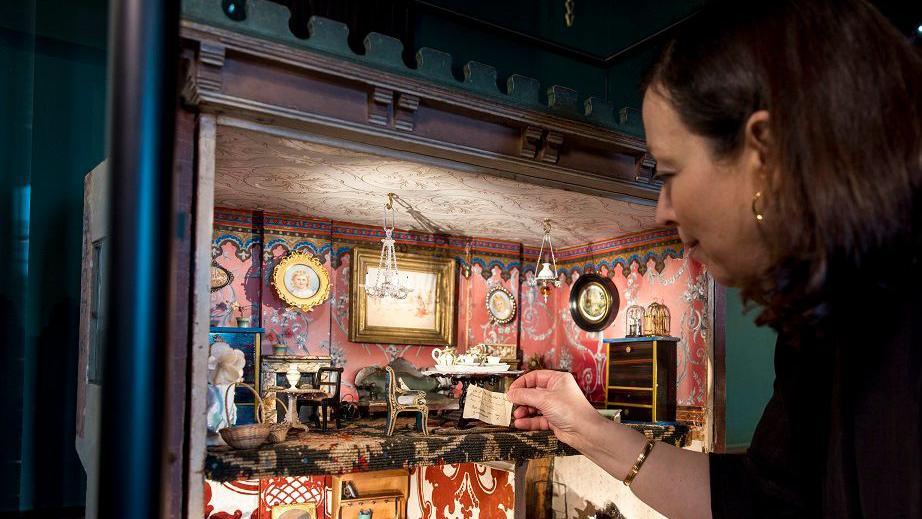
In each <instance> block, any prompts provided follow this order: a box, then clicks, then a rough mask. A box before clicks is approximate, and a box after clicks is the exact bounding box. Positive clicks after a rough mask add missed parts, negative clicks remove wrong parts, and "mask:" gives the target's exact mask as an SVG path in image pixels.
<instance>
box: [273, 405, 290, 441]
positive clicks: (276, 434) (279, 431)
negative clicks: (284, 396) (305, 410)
mask: <svg viewBox="0 0 922 519" xmlns="http://www.w3.org/2000/svg"><path fill="white" fill-rule="evenodd" d="M275 403H276V405H280V406H282V409H284V410H285V414H286V415H287V414H288V406H286V405H285V404H284V403H283V402H282V401H281V400H279V399H278V398H276V399H275ZM288 429H291V424H290V423H289V422H287V421H282V422H278V423H272V424H269V438H268V442H269V443H279V442H283V441H285V438H287V437H288Z"/></svg>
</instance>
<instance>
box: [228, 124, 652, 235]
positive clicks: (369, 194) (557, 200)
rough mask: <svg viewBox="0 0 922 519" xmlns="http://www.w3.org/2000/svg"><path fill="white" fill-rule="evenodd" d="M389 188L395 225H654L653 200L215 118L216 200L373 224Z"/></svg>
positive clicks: (562, 231)
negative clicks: (451, 165)
mask: <svg viewBox="0 0 922 519" xmlns="http://www.w3.org/2000/svg"><path fill="white" fill-rule="evenodd" d="M388 192H394V193H396V194H397V197H398V198H397V200H396V204H397V227H398V228H402V229H413V230H418V231H424V232H433V233H446V234H452V235H460V236H478V237H484V238H495V239H504V240H512V241H517V242H521V243H524V244H525V245H538V244H540V243H541V236H542V234H541V229H542V228H543V227H542V221H543V219H544V218H550V219H551V220H552V225H553V239H554V244H555V246H559V247H567V246H571V245H580V244H585V243H589V242H594V241H598V240H604V239H608V238H612V237H614V236H620V235H623V234H628V233H633V232H638V231H643V230H647V229H653V228H655V227H656V224H655V222H654V208H653V207H651V206H647V205H642V204H634V203H629V202H624V201H619V200H612V199H608V198H602V197H594V196H591V195H586V194H582V193H575V192H571V191H564V190H561V189H554V188H549V187H543V186H536V185H532V184H526V183H522V182H517V181H514V180H509V179H505V178H500V177H496V176H492V175H488V174H483V173H474V172H467V171H459V170H454V169H448V168H443V167H436V166H431V165H426V164H421V163H416V162H411V161H407V160H400V159H395V158H391V157H383V156H379V155H373V154H370V153H365V152H359V151H353V150H347V149H343V148H337V147H332V146H327V145H322V144H315V143H311V142H306V141H301V140H296V139H291V138H284V137H278V136H274V135H269V134H264V133H260V132H254V131H250V130H243V129H238V128H233V127H225V126H222V127H220V128H219V131H218V142H217V149H216V178H215V204H216V205H217V206H221V207H228V208H234V209H244V210H250V209H259V210H264V211H270V212H279V213H287V214H293V215H301V216H313V217H318V218H327V219H331V220H340V221H347V222H354V223H360V224H368V225H380V224H381V218H382V214H383V213H382V209H383V207H384V203H385V202H386V193H388Z"/></svg>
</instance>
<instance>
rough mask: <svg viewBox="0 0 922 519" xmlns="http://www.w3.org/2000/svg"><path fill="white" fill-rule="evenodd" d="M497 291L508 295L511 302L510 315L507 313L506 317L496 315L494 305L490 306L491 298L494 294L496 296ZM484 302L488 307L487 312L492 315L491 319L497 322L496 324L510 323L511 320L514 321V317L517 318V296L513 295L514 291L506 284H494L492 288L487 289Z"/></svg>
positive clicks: (507, 297)
mask: <svg viewBox="0 0 922 519" xmlns="http://www.w3.org/2000/svg"><path fill="white" fill-rule="evenodd" d="M497 293H501V294H503V295H504V296H505V297H506V299H507V300H508V302H509V306H510V308H511V309H510V311H509V315H507V316H505V317H502V316H498V315H496V314H495V313H494V312H493V307H491V306H490V300H491V299H493V296H494V295H495V294H497ZM484 303H485V305H486V307H487V314H489V315H490V319H491V320H492V321H493V322H494V323H496V324H509V323H510V322H512V320H513V319H515V313H516V302H515V296H514V295H512V292H511V291H509V289H508V288H506V287H504V286H502V285H493V286H492V287H490V290H487V297H486V299H485V301H484Z"/></svg>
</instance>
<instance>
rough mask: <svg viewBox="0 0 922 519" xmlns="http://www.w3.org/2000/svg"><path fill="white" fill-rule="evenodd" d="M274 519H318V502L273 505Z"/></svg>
mask: <svg viewBox="0 0 922 519" xmlns="http://www.w3.org/2000/svg"><path fill="white" fill-rule="evenodd" d="M272 519H317V505H316V503H295V504H290V505H275V506H273V507H272Z"/></svg>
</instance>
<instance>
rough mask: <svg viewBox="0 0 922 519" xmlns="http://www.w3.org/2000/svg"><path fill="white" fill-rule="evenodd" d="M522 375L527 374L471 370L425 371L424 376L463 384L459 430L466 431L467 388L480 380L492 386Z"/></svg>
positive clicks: (517, 371) (518, 371)
mask: <svg viewBox="0 0 922 519" xmlns="http://www.w3.org/2000/svg"><path fill="white" fill-rule="evenodd" d="M522 373H525V372H524V371H521V370H508V371H493V370H484V371H471V370H470V369H469V368H465V369H464V370H459V371H451V370H445V371H438V370H434V369H430V370H427V371H423V375H426V376H430V377H448V378H450V379H451V381H452V382H454V383H456V384H457V383H458V382H460V383H461V399H460V400H458V407H459V408H460V411H461V416H460V417H459V418H458V429H464V428H465V427H466V426H467V419H465V418H464V400H465V399H466V398H467V388H468V386H470V385H471V382H475V381H478V380H486V381H489V382H490V383H492V384H496V383H497V382H499V380H500V379H503V378H508V377H518V376H519V375H521V374H522Z"/></svg>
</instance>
